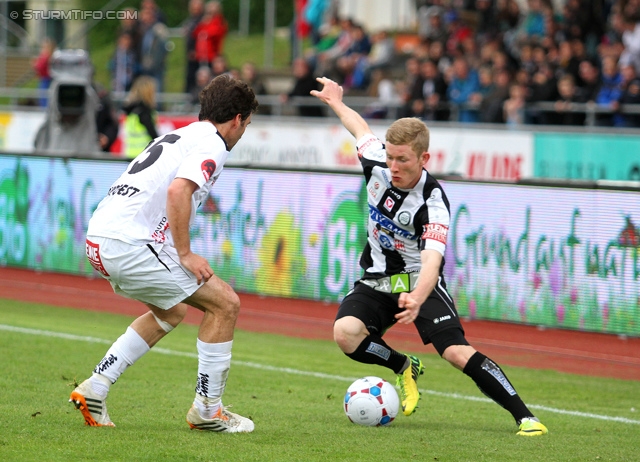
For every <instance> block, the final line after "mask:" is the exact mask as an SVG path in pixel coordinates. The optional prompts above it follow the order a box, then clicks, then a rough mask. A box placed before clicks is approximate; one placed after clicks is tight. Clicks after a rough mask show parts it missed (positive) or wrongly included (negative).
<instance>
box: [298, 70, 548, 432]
mask: <svg viewBox="0 0 640 462" xmlns="http://www.w3.org/2000/svg"><path fill="white" fill-rule="evenodd" d="M318 82H320V83H321V84H322V86H323V87H322V90H321V91H317V90H314V91H312V92H311V95H313V96H315V97H317V98H318V99H320V100H321V101H323V102H324V103H326V104H327V105H328V106H329V107H330V108H331V109H332V110H333V111H334V112H335V113H336V115H337V116H338V117H339V118H340V121H341V122H342V124H343V125H344V127H345V128H346V129H347V130H348V131H349V132H350V133H351V134H352V135H353V136H354V137H355V138H356V140H357V142H356V147H357V149H358V158H359V159H360V162H361V164H362V168H363V173H364V177H365V181H366V188H367V200H368V215H369V218H368V229H367V231H368V233H367V245H366V246H365V248H364V251H363V253H362V256H361V258H360V265H361V266H362V268H363V269H364V274H363V276H362V278H361V279H360V280H359V281H357V282H356V284H355V286H354V288H353V290H352V291H350V292H349V293H348V294H347V296H346V297H345V298H344V300H343V301H342V303H341V304H340V309H339V310H338V314H337V315H336V321H335V324H334V328H333V335H334V339H335V341H336V343H337V344H338V346H339V347H340V349H341V350H342V351H343V352H344V353H345V354H346V355H347V356H349V357H350V358H351V359H353V360H355V361H358V362H361V363H366V364H378V365H380V366H384V367H387V368H389V369H391V370H392V371H393V372H394V373H396V374H397V384H398V386H399V387H400V391H401V401H402V410H403V413H404V414H405V415H411V414H412V413H413V412H414V411H415V409H416V407H417V404H418V400H419V399H420V393H419V391H418V385H417V379H418V377H419V376H420V375H421V374H422V373H423V370H424V366H423V364H422V361H420V359H418V358H417V357H415V356H411V355H405V354H402V353H400V352H398V351H396V350H394V349H393V348H391V347H390V346H389V345H387V343H386V342H385V341H384V340H383V339H382V337H383V335H384V333H385V332H386V330H387V329H389V328H390V327H391V326H392V325H393V324H395V323H396V322H398V323H401V324H410V323H414V324H415V326H416V328H417V329H418V333H419V334H420V337H421V339H422V341H423V343H424V344H425V345H427V344H429V343H432V344H433V346H434V347H435V349H436V350H437V351H438V353H439V354H440V356H441V357H442V358H444V359H445V360H447V361H448V362H449V363H451V364H452V365H453V366H454V367H456V368H457V369H459V370H461V371H462V372H464V373H465V374H466V375H468V376H469V377H471V379H472V380H473V381H474V382H475V383H476V385H477V386H478V388H480V390H481V391H482V392H483V393H484V394H485V395H487V396H488V397H490V398H491V399H493V400H494V401H495V402H496V403H498V404H499V405H501V406H502V407H504V408H505V409H506V410H507V411H509V412H510V413H511V415H513V418H514V419H515V420H516V423H517V425H518V426H519V431H518V432H517V434H518V435H523V436H538V435H544V434H546V433H547V428H546V427H545V426H544V425H543V424H542V423H540V421H539V420H538V419H537V418H536V417H535V416H534V415H533V414H532V413H531V411H530V410H529V409H528V408H527V406H526V405H525V404H524V402H523V401H522V399H521V398H520V396H519V395H518V393H517V392H516V390H515V388H514V386H513V385H512V384H511V382H510V381H509V379H508V378H507V376H506V375H505V373H504V372H503V371H502V369H501V368H500V367H499V366H498V365H497V364H496V363H495V362H493V361H492V360H491V359H489V358H487V357H486V356H485V355H483V354H482V353H480V352H478V351H476V350H475V348H473V347H472V346H471V345H469V342H468V341H467V340H466V338H465V336H464V330H463V328H462V324H461V322H460V318H459V316H458V313H457V311H456V308H455V305H454V302H453V300H452V298H451V296H450V295H449V293H448V292H447V289H446V284H445V281H444V275H443V268H444V264H445V261H444V251H445V246H446V242H447V233H448V230H449V219H450V210H449V201H448V199H447V196H446V195H445V193H444V191H443V190H442V187H441V186H440V184H439V183H438V181H437V180H436V179H435V178H433V177H432V176H431V175H430V174H429V173H428V172H427V170H426V169H425V168H424V167H425V165H426V164H427V161H428V160H429V153H428V149H429V130H428V128H427V126H426V125H425V124H424V123H423V122H422V121H420V120H419V119H416V118H404V119H399V120H397V121H395V122H394V123H393V124H391V126H390V127H389V129H388V130H387V133H386V143H383V142H382V141H380V140H379V139H378V138H376V136H375V135H374V134H373V132H372V131H371V129H370V128H369V125H368V124H367V122H366V121H365V120H364V119H363V118H362V117H361V116H360V115H359V114H358V113H357V112H355V111H354V110H352V109H351V108H349V107H348V106H347V105H346V104H344V102H343V101H342V87H341V86H339V85H338V84H337V83H336V82H334V81H332V80H330V79H328V78H326V77H319V78H318Z"/></svg>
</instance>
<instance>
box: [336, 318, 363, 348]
mask: <svg viewBox="0 0 640 462" xmlns="http://www.w3.org/2000/svg"><path fill="white" fill-rule="evenodd" d="M366 335H368V332H367V330H366V328H365V327H364V324H363V323H362V321H360V320H359V319H357V318H353V317H345V318H340V319H338V320H337V321H336V322H335V324H334V325H333V340H334V341H335V342H336V344H337V345H338V346H339V347H340V349H341V350H342V351H343V352H345V353H352V352H353V351H355V349H356V348H358V345H360V342H361V341H362V339H363V338H364V337H366Z"/></svg>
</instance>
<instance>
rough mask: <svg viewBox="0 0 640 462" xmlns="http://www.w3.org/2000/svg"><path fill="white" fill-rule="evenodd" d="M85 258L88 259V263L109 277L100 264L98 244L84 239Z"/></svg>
mask: <svg viewBox="0 0 640 462" xmlns="http://www.w3.org/2000/svg"><path fill="white" fill-rule="evenodd" d="M85 245H86V252H87V258H88V259H89V263H91V266H93V267H94V268H95V270H96V271H98V272H99V273H100V274H102V275H103V276H107V277H109V273H107V270H106V269H104V265H103V264H102V259H101V258H100V246H99V245H98V244H94V243H93V242H91V241H90V240H88V239H87V240H86V241H85Z"/></svg>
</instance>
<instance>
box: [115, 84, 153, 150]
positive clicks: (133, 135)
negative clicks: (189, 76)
mask: <svg viewBox="0 0 640 462" xmlns="http://www.w3.org/2000/svg"><path fill="white" fill-rule="evenodd" d="M156 91H157V89H156V79H154V78H153V77H150V76H140V77H138V78H137V79H136V80H135V81H134V82H133V85H132V86H131V91H130V92H129V94H128V95H127V98H126V100H125V105H124V106H123V108H122V110H123V111H124V113H125V123H124V140H123V141H124V154H125V157H127V158H129V159H132V158H134V157H136V156H137V155H138V154H140V153H141V152H142V151H143V150H144V149H145V147H146V146H147V145H148V144H149V142H150V141H151V140H153V139H154V138H157V137H158V131H157V129H156V118H157V115H156V111H155V107H156Z"/></svg>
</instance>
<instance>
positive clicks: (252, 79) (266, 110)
mask: <svg viewBox="0 0 640 462" xmlns="http://www.w3.org/2000/svg"><path fill="white" fill-rule="evenodd" d="M239 78H240V80H242V81H243V82H245V83H247V84H249V86H250V87H251V89H252V90H253V93H254V94H255V95H256V97H257V98H258V101H260V96H261V95H266V94H268V91H267V87H266V86H265V84H264V81H263V79H262V77H261V75H260V73H259V72H258V69H257V68H256V65H255V64H254V63H252V62H249V61H247V62H245V63H243V64H242V66H241V67H240V77H239ZM270 113H271V108H270V106H269V105H266V104H262V103H260V106H258V110H257V111H256V112H255V114H259V115H267V114H270Z"/></svg>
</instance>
